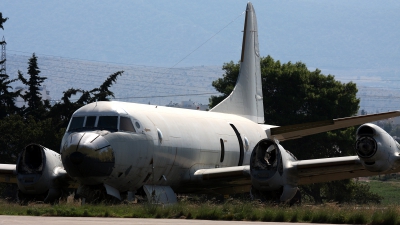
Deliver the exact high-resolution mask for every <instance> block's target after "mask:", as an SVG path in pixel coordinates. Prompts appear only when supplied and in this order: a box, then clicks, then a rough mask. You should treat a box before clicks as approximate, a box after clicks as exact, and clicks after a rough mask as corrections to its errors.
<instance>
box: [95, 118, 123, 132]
mask: <svg viewBox="0 0 400 225" xmlns="http://www.w3.org/2000/svg"><path fill="white" fill-rule="evenodd" d="M117 125H118V116H100V117H99V122H98V123H97V127H98V128H100V129H105V130H107V129H112V130H117V129H118V127H117Z"/></svg>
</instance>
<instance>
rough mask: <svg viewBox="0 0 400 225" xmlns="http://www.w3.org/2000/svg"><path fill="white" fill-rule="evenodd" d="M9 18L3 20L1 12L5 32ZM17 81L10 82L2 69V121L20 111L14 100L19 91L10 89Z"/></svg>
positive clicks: (2, 42)
mask: <svg viewBox="0 0 400 225" xmlns="http://www.w3.org/2000/svg"><path fill="white" fill-rule="evenodd" d="M7 19H8V18H3V14H2V13H1V12H0V28H1V29H3V30H4V27H3V23H4V22H6V21H7ZM3 44H5V41H0V45H3ZM5 61H6V60H5V59H4V60H1V61H0V66H1V65H3V64H4V63H5ZM16 80H17V79H13V80H10V79H9V76H8V75H7V74H6V71H5V70H4V69H3V68H1V69H0V119H2V118H4V117H6V116H7V115H9V114H13V113H15V112H16V111H18V108H17V107H16V106H15V103H14V99H15V98H16V97H18V95H19V91H16V92H12V91H10V89H12V87H11V86H10V84H11V83H12V82H14V81H16Z"/></svg>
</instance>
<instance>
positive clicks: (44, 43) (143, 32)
mask: <svg viewBox="0 0 400 225" xmlns="http://www.w3.org/2000/svg"><path fill="white" fill-rule="evenodd" d="M252 3H253V5H254V8H255V11H256V15H257V20H258V35H259V42H260V53H261V56H267V55H271V56H272V57H273V58H274V59H275V60H280V61H281V62H283V63H286V62H289V61H291V62H297V61H301V62H303V63H305V64H306V65H307V66H308V68H309V69H311V70H313V69H315V68H318V69H321V70H322V72H323V73H324V74H333V75H335V76H336V79H338V80H340V81H342V82H350V81H354V82H356V83H357V85H358V87H360V89H361V88H363V90H366V91H364V92H362V93H361V92H360V93H361V94H369V95H373V97H374V99H372V100H371V101H366V103H368V104H366V103H365V104H364V103H362V104H364V106H366V105H368V107H369V108H371V109H375V108H376V107H377V106H376V103H375V102H377V101H380V100H381V99H382V98H386V96H380V95H381V94H385V95H390V96H394V97H395V98H397V99H399V100H400V85H398V83H399V82H397V81H400V80H399V79H397V78H396V77H399V75H400V64H399V62H400V41H399V40H400V13H399V12H400V2H398V1H394V0H387V1H384V3H382V2H380V1H373V0H352V1H347V0H335V1H331V0H287V1H278V0H269V1H265V0H256V1H252ZM246 4H247V0H243V1H242V0H235V1H232V0H219V1H214V0H204V1H194V0H177V1H172V0H171V1H162V0H154V1H139V0H120V1H105V0H85V1H78V0H69V1H50V0H41V1H28V0H19V1H15V0H1V1H0V12H2V13H3V15H4V16H6V17H8V18H9V20H8V21H7V22H6V23H5V24H4V28H5V29H4V30H0V36H4V37H5V39H6V41H7V55H8V56H11V55H13V56H20V55H23V56H31V55H32V53H34V52H35V53H36V55H37V56H38V57H39V66H41V68H42V69H43V74H44V72H47V74H44V75H46V76H51V75H53V74H49V73H51V71H55V70H57V71H60V70H63V68H64V67H63V66H60V67H59V68H52V70H50V69H49V68H48V69H47V70H45V69H44V68H45V67H46V66H48V65H43V64H42V61H40V59H43V57H53V59H56V60H52V62H54V61H58V62H59V63H61V64H62V63H63V59H74V60H77V62H78V63H79V64H80V65H85V64H86V62H104V63H106V64H107V65H110V64H112V65H114V66H116V67H118V65H121V66H122V65H123V66H126V65H128V66H147V67H152V68H156V70H160V69H161V70H163V69H162V68H167V69H165V70H168V69H171V68H176V69H179V68H187V67H191V66H214V68H215V66H217V67H222V65H223V63H225V62H229V61H234V62H237V61H238V60H239V59H240V51H241V44H242V30H243V22H244V14H243V12H244V10H245V8H246ZM9 58H10V59H11V57H9ZM14 58H18V57H14ZM7 63H8V64H7V65H8V66H11V65H16V68H15V69H22V70H25V68H26V62H25V61H24V62H10V61H8V62H7ZM52 65H53V64H52ZM70 65H71V63H70V62H69V64H68V67H69V69H71V68H70V67H71V66H70ZM100 67H101V66H100ZM101 70H102V69H101V68H96V69H95V70H94V69H93V68H88V71H83V72H82V71H80V74H88V73H91V75H92V76H94V74H93V73H100V72H98V71H101ZM136 72H137V71H136ZM72 73H74V74H75V73H76V72H71V71H68V73H66V74H65V75H61V74H59V73H58V75H57V76H59V77H58V78H60V77H61V76H62V77H63V78H64V77H65V78H64V79H66V80H68V79H69V78H68V76H69V75H71V74H72ZM77 74H79V73H77ZM127 74H128V72H127ZM132 74H135V76H137V75H136V74H137V73H135V69H132ZM221 75H222V73H221ZM143 76H145V75H143ZM146 76H147V74H146ZM99 79H100V80H103V78H99ZM143 79H145V77H144V78H143ZM149 79H150V78H149ZM396 79H397V80H396ZM70 80H71V79H70ZM394 81H396V82H394ZM88 82H89V83H93V82H91V81H88ZM207 82H208V83H207V84H204V86H207V88H210V86H211V83H210V82H209V81H207ZM146 85H149V86H150V85H153V84H152V83H151V82H148V84H146ZM50 86H51V85H48V87H50ZM179 87H181V86H179ZM377 87H378V88H379V89H377ZM53 88H54V89H56V87H53ZM171 88H172V87H171ZM176 88H177V87H176ZM153 89H160V90H161V89H162V88H153ZM207 90H208V89H207ZM381 90H388V91H384V92H382V91H381ZM171 91H172V90H171ZM372 91H374V92H376V93H377V92H380V93H378V94H376V93H372V94H371V93H370V92H372ZM52 93H53V94H54V95H55V96H56V97H58V96H60V95H61V92H60V93H58V92H57V93H56V90H55V91H54V90H52ZM171 94H173V93H171ZM378 95H379V96H378ZM203 97H204V96H203ZM182 98H187V97H182ZM207 98H208V97H207V96H205V97H204V100H203V101H202V103H207ZM182 100H187V99H182ZM146 101H147V100H146ZM399 104H400V103H399ZM396 107H397V106H396Z"/></svg>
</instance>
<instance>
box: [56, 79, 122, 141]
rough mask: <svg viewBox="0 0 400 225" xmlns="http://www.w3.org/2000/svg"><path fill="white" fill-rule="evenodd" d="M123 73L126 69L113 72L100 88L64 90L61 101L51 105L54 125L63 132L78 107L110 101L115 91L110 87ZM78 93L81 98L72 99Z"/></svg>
mask: <svg viewBox="0 0 400 225" xmlns="http://www.w3.org/2000/svg"><path fill="white" fill-rule="evenodd" d="M123 73H124V71H118V72H116V73H114V74H111V75H110V76H109V77H108V78H107V79H106V80H105V81H104V82H103V83H102V84H101V85H100V86H99V87H98V88H93V89H92V90H90V91H85V90H82V89H75V88H70V89H68V90H66V91H64V92H63V94H64V95H63V97H62V98H61V102H59V103H57V104H55V105H54V106H53V107H51V109H50V112H49V117H50V118H52V123H53V127H55V128H56V130H58V131H59V132H62V133H63V132H64V131H65V128H66V127H67V125H68V122H69V119H70V118H71V116H72V114H73V113H74V112H75V111H76V110H77V109H79V108H80V107H82V106H84V105H86V104H89V103H91V102H95V101H109V98H111V97H114V93H113V92H112V91H111V90H110V89H109V88H110V87H111V86H112V84H113V83H115V82H116V81H117V78H118V76H121V75H122V74H123ZM78 94H80V97H79V99H78V100H76V101H71V97H72V96H75V95H78ZM59 142H61V139H59Z"/></svg>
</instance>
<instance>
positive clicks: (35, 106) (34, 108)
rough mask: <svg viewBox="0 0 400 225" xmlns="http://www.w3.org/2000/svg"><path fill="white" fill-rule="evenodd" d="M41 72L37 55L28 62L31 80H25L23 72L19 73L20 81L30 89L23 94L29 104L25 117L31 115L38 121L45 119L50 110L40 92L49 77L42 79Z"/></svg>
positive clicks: (33, 55) (48, 104)
mask: <svg viewBox="0 0 400 225" xmlns="http://www.w3.org/2000/svg"><path fill="white" fill-rule="evenodd" d="M39 74H40V70H39V67H38V64H37V57H36V55H35V53H33V54H32V57H31V58H30V59H29V62H28V75H29V80H28V79H25V78H24V76H23V74H22V73H21V71H18V79H20V80H21V82H22V83H23V84H24V85H26V86H27V87H28V90H27V92H26V93H25V94H22V98H23V99H24V100H25V101H26V102H27V103H28V107H27V108H26V109H25V115H31V116H33V117H34V118H36V119H41V118H44V115H45V113H46V110H47V109H48V108H50V103H49V102H48V101H47V100H45V101H42V97H41V94H40V92H39V90H40V87H41V86H42V83H43V82H44V81H45V80H46V79H47V77H40V76H39Z"/></svg>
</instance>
